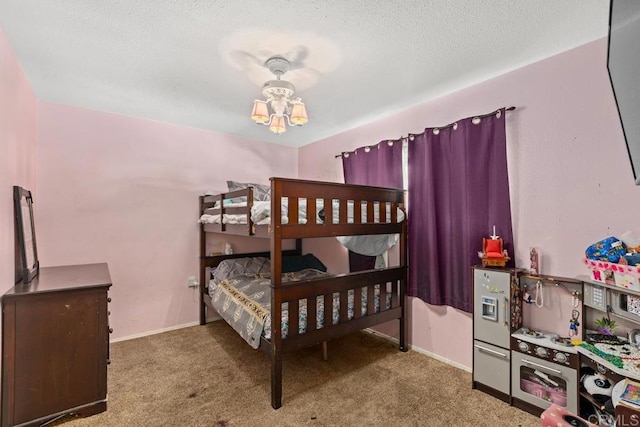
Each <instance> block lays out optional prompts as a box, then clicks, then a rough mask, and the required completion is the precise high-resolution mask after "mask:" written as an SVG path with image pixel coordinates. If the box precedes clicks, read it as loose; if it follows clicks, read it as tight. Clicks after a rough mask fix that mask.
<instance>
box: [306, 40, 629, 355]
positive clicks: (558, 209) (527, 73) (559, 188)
mask: <svg viewBox="0 0 640 427" xmlns="http://www.w3.org/2000/svg"><path fill="white" fill-rule="evenodd" d="M510 105H515V106H516V107H517V110H516V111H514V112H510V113H508V114H507V132H508V155H509V174H510V188H511V200H512V214H513V226H514V234H515V246H516V248H517V250H516V253H515V259H516V262H517V263H518V264H519V265H520V266H523V267H524V266H526V261H527V259H528V257H527V254H528V251H529V247H531V246H535V247H537V248H540V251H541V253H542V262H541V266H542V272H543V273H544V274H553V275H558V276H566V277H573V276H575V275H578V274H584V273H585V270H584V269H583V266H582V264H581V261H580V259H581V256H582V254H583V253H584V249H585V248H586V247H587V246H588V245H589V244H591V243H593V242H595V241H597V240H599V239H601V238H603V237H606V236H609V235H616V234H621V233H622V232H624V231H625V230H635V231H640V230H639V227H638V222H637V212H638V211H640V197H638V193H639V192H640V188H638V187H636V186H635V185H634V180H633V175H632V172H631V167H630V163H629V159H628V157H627V152H626V148H625V143H624V139H623V134H622V129H621V126H620V124H619V121H618V117H617V112H616V107H615V102H614V98H613V94H612V91H611V87H610V84H609V80H608V76H607V71H606V39H601V40H598V41H595V42H593V43H589V44H586V45H584V46H581V47H579V48H576V49H573V50H571V51H568V52H565V53H562V54H560V55H557V56H554V57H551V58H548V59H545V60H543V61H540V62H537V63H534V64H531V65H529V66H526V67H523V68H521V69H518V70H515V71H512V72H509V73H507V74H504V75H502V76H499V77H496V78H494V79H491V80H488V81H486V82H483V83H480V84H478V85H475V86H472V87H469V88H466V89H463V90H460V91H458V92H455V93H452V94H449V95H447V96H443V97H441V98H439V99H436V100H433V101H429V102H426V103H424V104H421V105H419V106H416V107H413V108H411V109H408V110H405V111H403V112H401V113H399V114H395V115H392V116H389V117H387V118H384V119H381V120H378V121H376V122H373V123H370V124H369V125H366V126H362V127H359V128H356V129H352V130H350V131H347V132H344V133H342V134H340V135H336V136H334V137H331V138H328V139H325V140H322V141H318V142H316V143H314V144H310V145H308V146H305V147H303V148H301V149H300V150H299V160H298V168H299V170H300V177H301V178H308V179H321V180H330V181H342V167H341V162H340V159H335V158H334V155H335V154H338V153H340V152H342V151H346V150H351V149H354V148H356V147H359V146H362V145H368V144H372V143H376V142H378V141H380V140H381V139H389V138H393V139H395V138H398V137H399V136H401V135H407V133H410V132H411V133H417V132H420V131H421V130H423V129H424V128H425V127H431V126H438V125H444V124H447V123H451V122H452V121H455V120H456V119H459V118H462V117H468V116H473V115H475V114H480V113H485V112H489V111H492V110H495V109H496V108H499V107H502V106H510ZM328 245H333V246H335V244H334V243H333V242H330V243H328ZM320 251H322V252H323V254H325V255H327V256H331V254H332V250H331V249H330V248H326V247H325V248H322V249H318V252H320ZM336 263H337V264H338V265H340V266H343V265H344V262H343V261H342V260H340V261H336ZM340 268H342V267H340ZM559 298H560V301H558V302H557V304H558V307H565V306H566V305H567V304H569V303H570V296H568V295H564V293H560V296H559ZM567 298H568V299H567ZM534 314H535V313H533V314H532V315H534ZM410 316H411V322H410V323H411V334H410V337H411V338H410V339H411V342H412V343H413V345H414V346H418V347H420V348H422V349H424V350H427V351H429V352H433V353H435V354H437V355H439V356H441V357H443V358H446V359H449V360H451V361H453V362H456V363H459V364H461V365H464V366H467V367H469V366H471V348H472V347H471V339H472V322H471V317H470V315H469V314H466V313H463V312H460V311H458V310H455V309H452V308H450V307H434V306H430V305H428V304H425V303H423V302H422V301H421V300H418V299H412V300H411V310H410ZM539 317H540V318H541V317H544V316H539ZM546 318H548V319H550V320H549V322H551V323H549V324H548V325H544V324H543V325H542V326H548V328H549V329H552V328H553V329H557V328H564V326H558V322H559V321H558V320H557V319H558V317H557V316H556V317H555V320H552V319H554V317H552V316H548V317H546ZM566 322H567V324H568V319H566ZM542 323H544V321H542ZM451 336H455V337H457V339H454V340H451Z"/></svg>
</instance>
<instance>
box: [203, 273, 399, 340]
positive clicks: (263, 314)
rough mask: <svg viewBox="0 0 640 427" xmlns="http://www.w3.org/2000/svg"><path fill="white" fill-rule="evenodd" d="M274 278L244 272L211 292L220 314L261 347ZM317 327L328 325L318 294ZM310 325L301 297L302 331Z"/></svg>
mask: <svg viewBox="0 0 640 427" xmlns="http://www.w3.org/2000/svg"><path fill="white" fill-rule="evenodd" d="M325 275H327V273H324V272H322V271H319V270H314V269H305V270H302V271H299V272H295V273H286V274H284V275H283V281H292V280H294V281H295V280H308V279H312V278H315V277H321V276H325ZM270 285H271V278H270V276H269V274H242V275H238V276H234V277H232V278H229V279H226V280H223V281H222V282H220V283H218V284H217V285H213V284H210V285H209V294H210V295H211V300H212V303H213V307H214V308H215V309H216V310H217V311H218V313H220V315H221V316H222V318H223V319H225V320H226V321H227V323H229V324H230V325H231V327H233V329H235V330H236V332H238V333H239V334H240V336H241V337H242V338H244V340H245V341H246V342H247V343H248V344H249V345H250V346H251V347H253V348H258V347H259V346H260V337H261V336H263V335H264V337H265V338H267V339H269V338H271V289H270ZM386 296H387V298H386V301H385V305H386V307H387V308H390V307H391V295H390V294H387V295H386ZM347 302H348V317H349V319H352V318H353V316H354V311H355V309H354V292H353V291H349V294H348V298H347ZM332 305H333V312H332V319H333V324H337V323H338V321H339V313H340V298H339V294H337V293H336V294H334V297H333V304H332ZM375 310H376V312H377V311H379V310H380V286H379V285H375ZM366 314H367V292H366V287H365V288H362V315H366ZM315 321H316V328H321V327H323V325H324V298H322V297H318V298H317V301H316V319H315ZM306 328H307V302H306V300H301V301H300V305H299V331H298V332H299V333H301V334H302V333H304V332H305V330H306ZM288 332H289V310H288V306H287V304H286V303H285V304H283V309H282V336H283V338H286V337H287V335H288Z"/></svg>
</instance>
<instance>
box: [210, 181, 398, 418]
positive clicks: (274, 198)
mask: <svg viewBox="0 0 640 427" xmlns="http://www.w3.org/2000/svg"><path fill="white" fill-rule="evenodd" d="M270 180H271V223H270V225H264V226H261V225H255V224H253V223H252V222H251V219H250V217H251V216H250V212H251V207H252V204H253V203H252V201H253V190H252V188H251V187H249V188H247V189H245V190H239V191H234V192H228V193H223V194H220V195H216V196H200V215H202V214H204V213H205V210H206V209H208V208H212V207H213V206H214V203H215V202H216V201H218V202H219V204H218V206H220V207H221V209H220V211H219V213H220V214H221V215H223V214H245V215H247V224H241V225H240V224H235V225H229V224H222V223H221V224H202V225H201V227H200V324H201V325H204V324H205V323H206V307H207V306H210V298H209V296H208V282H209V278H208V277H206V269H207V267H215V266H217V265H218V264H219V263H220V262H221V261H222V260H224V259H229V258H240V257H252V256H265V257H269V258H270V259H271V338H270V339H269V340H267V339H265V338H264V337H262V338H261V343H260V347H259V348H260V349H261V350H263V351H264V352H265V353H267V354H268V356H269V359H270V361H271V406H272V407H273V408H274V409H278V408H279V407H281V406H282V357H283V352H285V351H290V350H296V349H300V348H303V347H308V346H312V345H317V344H321V343H324V342H326V341H328V340H331V339H334V338H338V337H341V336H343V335H346V334H349V333H352V332H355V331H358V330H361V329H365V328H369V327H372V326H374V325H378V324H381V323H385V322H388V321H391V320H394V319H398V320H399V349H400V350H401V351H407V322H406V319H405V314H406V310H405V307H406V289H407V221H406V216H405V220H404V221H401V222H398V218H397V211H398V208H400V209H403V208H404V192H403V191H402V190H396V189H389V188H381V187H369V186H362V185H349V184H339V183H329V182H319V181H306V180H297V179H286V178H271V179H270ZM240 196H246V197H247V199H246V200H247V201H248V202H247V205H246V207H231V208H225V207H224V200H225V199H229V198H236V197H240ZM283 197H286V198H288V222H287V223H286V224H283V223H282V205H281V198H283ZM299 199H306V203H307V212H316V206H317V202H316V201H317V199H323V200H324V206H333V205H334V204H336V203H339V208H338V212H339V215H338V218H339V222H338V223H334V218H333V209H326V210H325V211H324V214H325V218H324V223H322V224H320V223H316V222H315V221H308V222H307V223H306V224H305V223H299V218H298V205H299ZM336 200H337V201H338V202H336ZM362 202H367V203H366V207H365V211H364V212H363V211H362V204H361V203H362ZM348 203H351V206H352V208H351V209H353V213H354V215H353V222H352V223H347V219H346V218H347V209H348V207H347V204H348ZM374 203H375V204H379V207H380V209H379V210H378V215H379V218H378V219H379V221H378V222H374ZM387 206H390V212H391V217H390V218H387V214H386V207H387ZM362 215H366V222H364V223H363V222H362V221H361V217H362ZM387 220H390V222H387ZM209 232H213V233H223V234H234V235H244V236H256V237H263V238H269V239H270V242H271V248H270V252H255V253H249V254H247V253H244V254H232V255H218V256H207V248H206V233H209ZM396 233H397V234H399V235H400V239H399V265H398V266H395V267H389V268H385V269H377V270H367V271H362V272H357V273H349V274H340V275H336V276H327V277H321V278H316V279H312V280H308V281H296V282H284V283H283V282H282V256H283V255H300V254H301V252H302V243H301V242H302V240H301V239H304V238H316V237H332V236H349V235H371V234H396ZM287 239H295V241H296V249H294V250H283V241H284V240H287ZM376 284H380V307H379V310H378V311H377V312H376V311H375V306H374V304H375V301H374V300H375V298H374V286H373V285H376ZM364 287H367V288H366V292H367V293H368V294H367V312H366V314H364V315H363V314H362V302H361V297H362V288H364ZM350 290H351V291H352V292H353V293H354V311H355V314H354V316H353V318H352V319H349V318H348V307H347V304H348V292H349V291H350ZM334 294H339V300H340V309H339V321H338V323H337V324H333V321H332V311H333V310H332V300H333V295H334ZM387 294H391V307H390V308H387V306H386V304H385V303H384V302H385V301H386V300H387ZM316 297H322V298H324V306H325V310H324V326H323V327H321V328H318V329H313V328H314V327H315V325H316V324H315V318H316V305H315V304H308V305H307V312H308V319H309V321H308V322H307V327H306V331H305V332H304V333H299V332H298V328H299V323H298V322H299V308H298V307H299V300H304V299H306V300H307V301H315V299H316ZM285 302H288V303H289V304H288V306H289V332H288V336H287V337H286V338H285V337H283V336H282V327H281V323H282V317H281V316H282V304H283V303H285Z"/></svg>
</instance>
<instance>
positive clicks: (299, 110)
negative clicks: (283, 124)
mask: <svg viewBox="0 0 640 427" xmlns="http://www.w3.org/2000/svg"><path fill="white" fill-rule="evenodd" d="M308 121H309V118H308V117H307V109H306V108H305V107H304V103H302V102H296V103H294V104H293V108H291V123H293V124H294V125H303V124H305V123H307V122H308Z"/></svg>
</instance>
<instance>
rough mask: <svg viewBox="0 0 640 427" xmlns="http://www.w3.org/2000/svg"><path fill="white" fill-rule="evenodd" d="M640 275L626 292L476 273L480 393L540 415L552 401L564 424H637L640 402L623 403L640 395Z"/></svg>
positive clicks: (520, 273)
mask: <svg viewBox="0 0 640 427" xmlns="http://www.w3.org/2000/svg"><path fill="white" fill-rule="evenodd" d="M601 267H603V268H604V266H601ZM594 272H595V273H594ZM599 273H602V274H599ZM638 273H639V274H638V277H636V278H635V282H633V283H634V284H633V286H629V282H628V280H627V281H626V282H622V281H619V282H618V283H616V282H615V281H611V280H609V279H610V275H608V274H604V272H603V271H599V270H592V274H591V275H590V276H586V275H585V276H580V277H577V278H563V277H549V276H546V275H539V274H530V273H529V272H526V271H524V270H520V269H508V268H491V267H490V266H484V267H482V266H476V267H474V268H473V286H474V292H473V293H474V296H473V388H475V389H478V390H481V391H483V392H486V393H488V394H491V395H492V396H494V397H497V398H499V399H501V400H503V401H505V402H507V403H509V404H511V405H513V406H516V407H518V408H520V409H523V410H525V411H527V412H530V413H532V414H534V415H540V414H542V413H543V412H544V411H546V410H547V409H549V408H550V407H551V406H552V405H553V408H552V409H553V410H557V409H558V408H559V409H560V410H562V411H564V412H565V413H566V414H568V415H566V417H568V418H567V420H569V419H573V421H567V423H566V424H557V425H559V426H562V425H567V426H574V425H589V424H586V423H584V424H580V423H581V422H582V421H580V420H576V419H575V418H576V417H577V416H579V417H581V419H584V420H587V421H589V422H590V423H592V424H594V425H601V426H614V425H615V426H618V427H622V426H627V425H635V426H638V425H640V397H638V401H637V402H631V401H630V399H626V396H627V394H629V393H627V388H628V387H631V386H634V387H635V386H637V387H638V392H637V395H638V396H640V348H639V346H638V345H636V343H637V342H640V330H636V329H635V328H639V329H640V271H639V272H638ZM599 278H600V279H602V280H596V279H599ZM605 278H607V279H606V280H605ZM627 279H628V278H627ZM607 280H609V281H607ZM621 283H624V287H623V286H621ZM596 328H597V329H596ZM636 335H637V336H636ZM629 339H631V342H629ZM630 384H631V385H630ZM634 403H635V404H634ZM573 415H576V417H573ZM572 417H573V418H572ZM616 420H617V423H616ZM572 422H573V423H572ZM543 425H544V424H543ZM555 425H556V424H554V426H555Z"/></svg>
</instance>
